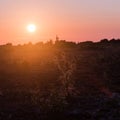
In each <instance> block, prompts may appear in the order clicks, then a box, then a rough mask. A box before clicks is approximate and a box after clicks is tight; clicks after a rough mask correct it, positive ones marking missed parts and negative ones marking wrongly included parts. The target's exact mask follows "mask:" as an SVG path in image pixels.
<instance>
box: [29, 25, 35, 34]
mask: <svg viewBox="0 0 120 120" xmlns="http://www.w3.org/2000/svg"><path fill="white" fill-rule="evenodd" d="M27 30H28V32H35V31H36V25H35V24H29V25H28V26H27Z"/></svg>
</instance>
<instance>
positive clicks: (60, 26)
mask: <svg viewBox="0 0 120 120" xmlns="http://www.w3.org/2000/svg"><path fill="white" fill-rule="evenodd" d="M108 3H109V4H108ZM119 5H120V1H119V0H114V1H113V0H105V1H100V0H90V1H88V0H74V1H73V0H47V1H43V0H1V1H0V44H4V43H8V42H11V43H13V44H19V43H20V44H23V43H27V42H29V41H31V42H33V43H35V42H38V41H47V40H49V39H53V40H54V39H55V36H56V35H58V36H59V37H60V38H61V39H65V40H69V41H77V42H78V41H86V40H93V41H98V40H100V39H103V38H108V39H111V38H113V37H114V38H119V37H120V34H119V31H120V22H119V21H120V17H119V14H120V7H119ZM30 23H34V24H35V25H36V27H37V30H36V32H34V33H29V32H28V31H27V29H26V27H27V25H28V24H30Z"/></svg>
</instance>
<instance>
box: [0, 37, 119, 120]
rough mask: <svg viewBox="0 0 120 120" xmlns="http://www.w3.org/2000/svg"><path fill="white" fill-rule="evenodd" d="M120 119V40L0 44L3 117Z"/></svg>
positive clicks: (2, 119) (16, 119) (0, 117)
mask: <svg viewBox="0 0 120 120" xmlns="http://www.w3.org/2000/svg"><path fill="white" fill-rule="evenodd" d="M50 119H51V120H62V119H63V120H119V119H120V40H119V39H118V40H115V39H112V40H110V41H108V40H107V39H104V40H101V41H100V42H97V43H93V42H91V41H87V42H82V43H77V44H76V43H74V42H66V41H63V40H61V41H59V40H56V41H55V43H54V44H53V43H52V41H49V42H47V43H44V44H43V43H42V42H40V43H37V44H35V45H32V44H31V43H29V44H25V45H18V46H13V45H12V44H10V43H9V44H6V45H1V46H0V120H50Z"/></svg>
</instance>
